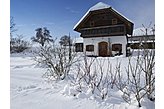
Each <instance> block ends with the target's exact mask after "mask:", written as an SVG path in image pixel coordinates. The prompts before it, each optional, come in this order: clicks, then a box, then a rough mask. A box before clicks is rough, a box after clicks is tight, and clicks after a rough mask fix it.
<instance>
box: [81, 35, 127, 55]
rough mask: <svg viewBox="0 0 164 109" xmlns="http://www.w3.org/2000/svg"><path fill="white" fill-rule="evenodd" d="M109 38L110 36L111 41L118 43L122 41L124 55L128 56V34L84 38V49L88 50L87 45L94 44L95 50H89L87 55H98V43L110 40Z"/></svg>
mask: <svg viewBox="0 0 164 109" xmlns="http://www.w3.org/2000/svg"><path fill="white" fill-rule="evenodd" d="M108 38H110V43H111V45H112V44H116V43H120V44H122V53H123V55H124V56H126V44H127V40H126V36H108V37H96V38H84V51H86V45H94V52H87V51H86V54H87V55H98V43H99V42H102V41H105V42H108Z"/></svg>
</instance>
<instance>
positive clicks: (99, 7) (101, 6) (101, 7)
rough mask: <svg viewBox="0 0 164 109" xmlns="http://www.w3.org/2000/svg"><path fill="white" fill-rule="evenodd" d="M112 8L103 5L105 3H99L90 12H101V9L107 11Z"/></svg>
mask: <svg viewBox="0 0 164 109" xmlns="http://www.w3.org/2000/svg"><path fill="white" fill-rule="evenodd" d="M110 7H111V6H109V5H107V4H105V3H103V2H99V3H97V4H96V5H94V6H92V7H91V8H90V9H89V10H90V11H95V10H100V9H105V8H110Z"/></svg>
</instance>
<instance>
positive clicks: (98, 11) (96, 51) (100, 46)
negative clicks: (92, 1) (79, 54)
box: [74, 2, 134, 56]
mask: <svg viewBox="0 0 164 109" xmlns="http://www.w3.org/2000/svg"><path fill="white" fill-rule="evenodd" d="M133 25H134V24H133V23H132V22H131V21H130V20H128V19H127V18H126V17H124V16H123V15H121V14H120V13H119V12H118V11H116V10H115V9H114V8H112V7H111V6H109V5H107V4H105V3H102V2H99V3H97V4H96V5H94V6H93V7H91V8H90V9H89V10H88V11H87V13H86V14H85V15H84V16H83V17H82V18H81V19H80V21H79V22H78V23H77V24H76V25H75V26H74V30H75V31H77V32H79V33H81V34H80V36H81V37H82V38H83V45H79V44H77V46H79V47H83V48H82V49H81V50H83V52H85V53H86V55H91V56H113V55H116V54H123V55H124V56H125V55H126V45H127V35H132V33H133ZM79 47H77V48H79Z"/></svg>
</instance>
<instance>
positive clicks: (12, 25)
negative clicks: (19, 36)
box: [10, 16, 17, 38]
mask: <svg viewBox="0 0 164 109" xmlns="http://www.w3.org/2000/svg"><path fill="white" fill-rule="evenodd" d="M15 26H16V24H15V23H14V18H13V17H12V16H11V17H10V37H11V38H12V35H13V33H14V32H15V31H17V29H16V28H15Z"/></svg>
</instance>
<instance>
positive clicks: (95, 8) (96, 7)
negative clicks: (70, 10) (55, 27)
mask: <svg viewBox="0 0 164 109" xmlns="http://www.w3.org/2000/svg"><path fill="white" fill-rule="evenodd" d="M103 9H109V10H111V11H112V12H113V13H114V14H116V15H117V16H118V17H119V18H121V19H122V20H123V21H124V22H128V23H131V25H133V23H132V22H131V21H130V20H129V19H128V18H126V17H125V16H123V15H122V14H120V13H119V12H118V11H116V10H115V9H114V8H112V7H111V6H109V5H107V4H105V3H102V2H99V3H97V4H96V5H94V6H92V7H91V8H90V9H89V10H88V11H87V12H86V13H85V15H84V16H83V17H82V18H81V19H80V20H79V22H78V23H77V24H76V25H75V26H74V28H73V29H74V30H76V31H77V28H78V27H79V25H80V24H82V23H83V22H84V21H85V20H86V19H87V18H88V16H90V14H91V13H92V12H94V11H98V10H103Z"/></svg>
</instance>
